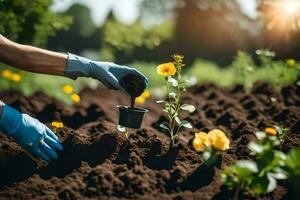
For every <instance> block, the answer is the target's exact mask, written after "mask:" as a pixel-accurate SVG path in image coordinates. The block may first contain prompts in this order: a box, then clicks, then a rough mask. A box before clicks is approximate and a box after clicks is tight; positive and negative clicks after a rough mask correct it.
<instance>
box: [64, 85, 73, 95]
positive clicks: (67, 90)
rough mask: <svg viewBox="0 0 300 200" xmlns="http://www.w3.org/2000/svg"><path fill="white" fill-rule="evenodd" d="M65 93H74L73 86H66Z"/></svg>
mask: <svg viewBox="0 0 300 200" xmlns="http://www.w3.org/2000/svg"><path fill="white" fill-rule="evenodd" d="M63 91H64V93H66V94H71V93H72V92H73V87H72V86H71V85H64V87H63Z"/></svg>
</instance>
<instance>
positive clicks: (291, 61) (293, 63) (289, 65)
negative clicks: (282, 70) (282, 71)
mask: <svg viewBox="0 0 300 200" xmlns="http://www.w3.org/2000/svg"><path fill="white" fill-rule="evenodd" d="M286 64H287V65H288V67H294V66H295V65H296V61H295V60H294V59H288V60H286Z"/></svg>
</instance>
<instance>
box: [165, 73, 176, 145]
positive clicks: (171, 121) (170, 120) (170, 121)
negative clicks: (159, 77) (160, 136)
mask: <svg viewBox="0 0 300 200" xmlns="http://www.w3.org/2000/svg"><path fill="white" fill-rule="evenodd" d="M165 80H166V85H167V95H168V97H167V98H168V103H169V104H170V103H171V101H170V97H169V93H170V88H169V83H168V77H166V79H165ZM167 111H168V118H169V125H170V127H169V128H170V131H169V132H170V135H171V140H172V142H173V143H174V139H173V138H174V130H173V128H172V124H173V121H174V120H173V119H172V117H171V116H170V113H171V107H169V108H168V110H167Z"/></svg>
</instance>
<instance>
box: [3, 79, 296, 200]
mask: <svg viewBox="0 0 300 200" xmlns="http://www.w3.org/2000/svg"><path fill="white" fill-rule="evenodd" d="M80 95H81V99H82V100H81V102H80V103H79V104H77V105H74V106H67V105H65V104H64V103H62V102H60V101H57V100H56V99H54V98H51V97H48V96H47V95H45V94H44V93H41V92H37V93H35V94H34V95H32V96H30V97H24V96H22V95H20V94H19V93H17V92H9V93H2V94H0V99H2V100H4V101H5V102H6V103H8V104H10V105H11V106H13V107H14V108H16V109H18V110H20V111H22V112H24V113H27V114H30V115H31V116H33V117H36V118H37V119H39V120H40V121H41V122H43V123H45V124H46V125H50V123H51V122H52V121H62V122H63V123H64V124H65V127H64V128H62V129H60V130H58V131H57V135H58V136H59V138H60V140H61V141H62V143H63V146H64V151H63V152H61V153H60V154H59V158H58V159H57V160H55V161H51V162H50V163H43V162H41V161H40V160H36V159H34V158H32V157H31V156H30V155H29V154H28V153H26V152H25V151H23V150H22V149H21V148H20V147H19V146H18V145H17V144H15V143H14V142H13V141H12V140H11V139H10V138H8V137H6V136H5V135H4V134H0V199H119V198H122V199H159V198H160V199H218V200H219V199H230V198H232V196H233V194H234V191H230V190H227V189H226V188H225V187H224V185H223V183H222V181H221V179H220V174H221V170H222V169H224V168H225V167H227V166H229V165H231V164H232V163H234V162H235V161H236V160H237V159H251V158H253V157H251V156H250V155H249V150H248V149H247V144H248V142H249V141H250V140H252V139H254V133H255V132H256V131H258V130H262V129H263V128H265V127H266V126H272V125H278V126H281V127H285V128H290V129H289V131H288V132H287V135H286V137H285V140H284V142H283V144H282V145H280V149H281V150H283V151H284V152H287V151H288V150H289V149H291V148H293V147H296V146H300V136H299V134H300V121H299V119H300V96H299V95H300V87H296V86H288V87H285V88H283V89H282V90H281V91H278V92H275V91H274V90H271V89H270V88H269V87H268V86H267V85H264V84H256V85H255V87H254V88H253V90H252V92H251V93H249V94H247V93H245V92H244V90H243V89H242V87H240V86H237V87H235V88H234V89H221V88H218V87H216V86H214V85H204V86H197V87H193V88H190V89H189V90H188V92H187V93H186V94H185V95H184V96H183V97H182V100H183V101H184V102H186V103H192V104H194V105H195V106H196V108H197V109H196V111H195V112H194V113H192V114H188V113H184V114H183V115H182V117H183V118H185V119H186V120H189V121H191V122H192V124H194V129H193V130H190V129H183V130H182V132H181V134H180V137H179V143H178V144H177V145H176V146H172V147H170V138H169V136H168V134H167V133H166V132H164V131H163V130H161V129H160V128H159V124H160V122H162V121H164V120H165V119H166V118H165V117H164V113H163V112H162V108H161V105H157V104H156V103H155V100H154V99H150V100H149V101H148V102H147V103H146V104H145V105H144V107H145V108H147V109H149V111H150V112H149V113H147V114H146V115H145V119H144V123H143V128H142V129H141V130H137V131H131V134H130V137H129V140H128V141H127V140H126V138H125V136H124V135H122V134H121V133H118V132H117V131H116V126H117V120H118V116H117V113H118V112H117V108H116V105H119V104H123V105H127V104H128V103H129V102H128V97H125V96H123V95H121V94H119V93H116V92H111V91H108V90H106V89H103V88H97V89H89V88H86V89H84V90H82V91H81V94H80ZM271 99H272V100H271ZM274 99H276V101H274ZM213 128H219V129H221V130H223V131H224V132H225V133H226V134H227V136H228V137H229V138H230V141H231V145H230V149H229V150H228V151H227V152H226V153H224V154H223V156H222V161H221V163H220V165H219V166H216V167H214V168H208V167H206V166H205V165H203V164H202V160H201V158H200V156H199V155H198V154H197V153H196V152H195V151H194V150H193V149H192V147H191V145H190V144H191V140H192V138H193V135H194V131H196V130H201V131H208V130H210V129H213ZM291 193H292V192H291V186H290V184H289V183H288V182H286V181H280V182H279V184H278V186H277V188H276V189H275V191H274V192H273V193H271V194H268V195H265V196H262V197H261V199H292V197H291ZM239 198H240V199H254V196H252V195H251V194H245V196H240V197H239Z"/></svg>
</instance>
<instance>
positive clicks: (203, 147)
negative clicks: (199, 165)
mask: <svg viewBox="0 0 300 200" xmlns="http://www.w3.org/2000/svg"><path fill="white" fill-rule="evenodd" d="M229 144H230V141H229V139H228V138H227V136H226V135H225V133H224V132H223V131H221V130H219V129H213V130H211V131H209V132H208V133H205V132H200V133H195V137H194V139H193V147H194V149H195V150H196V151H197V152H199V153H201V155H202V158H203V159H204V163H205V164H206V165H208V166H210V167H212V166H214V165H216V164H218V162H219V161H220V159H221V152H224V151H226V150H228V149H229Z"/></svg>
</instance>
